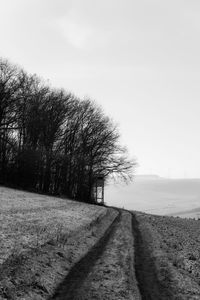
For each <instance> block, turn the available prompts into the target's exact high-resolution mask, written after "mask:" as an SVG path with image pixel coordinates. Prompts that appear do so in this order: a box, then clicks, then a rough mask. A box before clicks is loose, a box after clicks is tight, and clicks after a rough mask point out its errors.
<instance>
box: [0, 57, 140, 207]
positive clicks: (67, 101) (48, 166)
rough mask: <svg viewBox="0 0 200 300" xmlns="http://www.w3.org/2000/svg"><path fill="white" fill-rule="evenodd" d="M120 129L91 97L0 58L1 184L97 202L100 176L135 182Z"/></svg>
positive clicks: (131, 161) (132, 165)
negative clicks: (54, 85)
mask: <svg viewBox="0 0 200 300" xmlns="http://www.w3.org/2000/svg"><path fill="white" fill-rule="evenodd" d="M119 139H120V135H119V132H118V128H117V126H116V125H115V124H114V123H113V121H111V119H110V118H109V117H107V116H105V114H104V112H103V110H102V108H101V107H99V106H98V105H97V104H96V103H95V102H94V101H92V100H90V99H85V100H81V99H79V98H78V97H76V96H74V95H73V94H72V93H68V92H66V91H65V90H63V89H60V90H59V89H54V88H52V87H50V86H49V85H48V84H47V83H45V82H44V81H43V80H42V79H40V78H39V77H38V76H36V75H29V74H27V73H26V72H25V71H24V70H23V69H21V68H19V67H16V66H14V65H12V64H10V63H9V62H8V61H7V60H5V59H0V182H1V183H6V184H13V185H15V186H18V187H21V188H24V189H29V190H33V191H39V192H45V193H49V194H62V195H66V196H68V197H70V198H73V199H77V200H80V201H85V202H90V203H93V202H94V198H93V196H92V187H93V184H94V180H95V178H96V176H97V174H103V176H104V178H105V180H107V179H108V178H109V177H116V176H117V177H121V178H123V179H124V180H128V179H131V177H132V174H133V169H134V166H135V162H134V161H133V160H130V159H129V158H128V153H127V150H126V148H124V147H122V146H121V145H120V142H119Z"/></svg>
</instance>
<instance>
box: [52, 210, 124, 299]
mask: <svg viewBox="0 0 200 300" xmlns="http://www.w3.org/2000/svg"><path fill="white" fill-rule="evenodd" d="M120 219H121V213H120V212H119V214H118V216H117V217H116V218H115V220H114V221H113V223H112V224H111V225H110V227H109V228H108V229H107V231H106V232H105V234H104V235H103V236H102V238H100V240H99V241H98V242H97V244H95V245H94V246H93V247H92V249H91V250H90V251H89V252H88V253H87V254H86V256H84V257H83V258H82V259H81V260H80V261H79V262H78V263H77V264H76V265H75V266H74V267H73V268H72V269H71V271H70V272H69V274H68V275H67V276H66V278H65V279H64V280H63V282H62V283H61V284H60V285H59V286H58V287H57V289H56V291H55V293H54V295H53V297H52V298H50V299H49V300H53V299H56V300H62V299H71V300H73V299H76V300H78V299H88V298H87V296H86V295H83V294H82V295H80V289H81V286H82V285H83V282H85V280H86V278H87V275H88V274H89V273H90V271H91V269H92V266H93V265H94V263H95V261H96V260H97V259H98V258H99V257H100V256H101V255H102V253H103V251H104V248H105V245H106V244H107V242H108V240H109V239H110V237H111V236H112V234H113V232H114V230H115V229H116V227H117V226H118V223H119V222H120ZM78 294H79V295H78Z"/></svg>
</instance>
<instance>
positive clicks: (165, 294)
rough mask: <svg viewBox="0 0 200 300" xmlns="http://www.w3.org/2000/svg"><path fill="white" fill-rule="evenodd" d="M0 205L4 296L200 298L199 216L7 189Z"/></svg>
mask: <svg viewBox="0 0 200 300" xmlns="http://www.w3.org/2000/svg"><path fill="white" fill-rule="evenodd" d="M181 184H182V183H181ZM192 184H194V182H193V183H192ZM164 185H167V183H166V182H163V183H162V187H163V186H164ZM179 185H180V182H178V183H177V182H176V184H175V185H174V191H175V190H176V191H177V186H179ZM146 186H148V189H147V190H149V188H150V186H151V184H150V183H148V185H146ZM166 188H167V187H166ZM160 189H161V185H158V186H157V191H159V192H160V191H161V190H160ZM147 190H146V192H147ZM154 191H155V185H154ZM164 192H165V194H166V190H163V193H164ZM188 196H189V194H188ZM0 208H1V210H0V221H1V223H0V246H1V247H0V300H5V299H10V300H45V299H48V300H61V299H70V300H92V299H97V300H101V299H105V300H113V299H115V300H126V299H130V300H141V299H142V300H175V299H180V300H190V299H200V238H199V236H200V221H198V220H192V219H183V218H180V217H173V216H159V215H155V214H147V213H144V212H138V211H135V210H132V211H131V210H130V211H128V210H123V209H116V208H109V207H108V208H106V207H100V206H94V205H88V204H84V203H80V202H75V201H70V200H67V199H61V198H56V197H49V196H45V195H39V194H34V193H28V192H24V191H19V190H14V189H9V188H5V187H0Z"/></svg>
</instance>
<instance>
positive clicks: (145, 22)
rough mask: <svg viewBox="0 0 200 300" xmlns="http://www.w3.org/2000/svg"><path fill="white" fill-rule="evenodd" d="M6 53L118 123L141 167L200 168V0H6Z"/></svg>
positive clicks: (1, 1) (181, 173)
mask: <svg viewBox="0 0 200 300" xmlns="http://www.w3.org/2000/svg"><path fill="white" fill-rule="evenodd" d="M0 37H1V39H0V56H2V57H6V58H8V59H9V60H10V61H11V62H14V63H17V64H19V65H21V66H22V67H24V68H25V69H26V70H27V71H28V72H31V73H37V74H38V75H41V76H42V77H43V78H45V79H49V80H50V82H51V83H52V85H53V86H57V87H64V88H65V89H67V90H69V91H72V92H74V93H75V94H76V95H77V96H80V97H84V96H90V97H91V98H92V99H95V100H96V101H97V102H98V103H99V104H100V105H102V106H103V108H104V110H105V112H106V113H107V114H108V115H109V116H111V117H112V118H113V119H114V120H115V121H116V122H117V123H119V128H120V132H121V135H122V142H123V143H124V144H125V145H127V147H128V149H129V152H130V155H131V156H136V157H137V160H138V162H139V165H140V166H139V168H138V169H137V173H140V174H144V173H154V174H158V175H161V176H169V177H200V133H199V129H200V1H199V0H187V1H186V0H168V1H162V0H157V1H156V0H140V1H138V0H101V1H99V0H98V1H97V0H78V1H76V0H72V1H70V0H0Z"/></svg>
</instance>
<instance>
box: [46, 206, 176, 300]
mask: <svg viewBox="0 0 200 300" xmlns="http://www.w3.org/2000/svg"><path fill="white" fill-rule="evenodd" d="M51 299H56V300H64V299H71V300H86V299H99V300H100V299H105V300H111V299H115V300H123V299H130V300H131V299H134V300H140V299H144V300H147V299H148V300H156V299H173V298H172V295H170V293H169V292H168V290H166V289H163V287H162V286H161V285H160V283H159V281H158V279H157V274H156V268H155V265H154V262H153V260H152V259H151V255H150V253H149V252H148V247H146V245H145V243H143V240H142V237H141V234H140V231H139V227H138V223H137V219H136V217H135V216H134V214H131V213H130V212H126V211H121V212H120V213H119V215H118V217H117V218H116V219H115V221H114V222H113V223H112V225H111V226H110V228H109V229H108V230H107V232H106V233H105V235H104V236H103V237H102V238H101V239H100V240H99V241H98V243H97V244H96V245H95V246H94V247H93V248H92V249H91V251H90V252H89V253H88V254H87V255H86V256H85V257H83V259H81V260H80V261H79V262H78V263H77V264H76V265H75V266H74V268H73V269H72V270H71V272H70V273H69V274H68V276H67V277H66V278H65V280H64V281H63V282H62V284H61V285H60V286H59V287H58V288H57V290H56V292H55V294H54V297H53V298H51Z"/></svg>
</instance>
